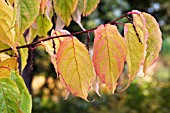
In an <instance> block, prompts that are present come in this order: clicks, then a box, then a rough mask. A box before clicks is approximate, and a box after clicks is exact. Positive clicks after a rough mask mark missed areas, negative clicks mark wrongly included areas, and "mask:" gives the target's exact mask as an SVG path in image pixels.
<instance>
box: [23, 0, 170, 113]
mask: <svg viewBox="0 0 170 113" xmlns="http://www.w3.org/2000/svg"><path fill="white" fill-rule="evenodd" d="M134 9H136V10H139V11H144V12H148V13H150V14H151V15H153V16H154V17H155V18H156V19H157V21H158V22H159V25H160V28H161V31H162V33H163V37H162V38H163V45H162V50H161V52H160V57H159V59H158V60H157V62H156V64H155V65H153V66H152V67H151V68H150V71H149V72H148V74H147V76H146V77H139V76H138V77H137V78H136V79H135V80H134V81H133V82H132V84H131V85H130V87H129V88H128V89H127V90H126V91H124V92H122V93H116V94H114V95H112V94H111V93H110V92H109V91H108V89H107V88H105V87H104V86H102V87H101V89H100V93H101V95H102V97H101V98H100V97H98V96H97V95H96V94H95V93H94V92H90V94H89V100H93V99H94V100H95V101H94V102H86V101H84V100H82V99H81V98H79V97H74V96H73V95H70V96H69V98H68V99H67V100H64V96H65V90H64V89H63V87H62V85H61V84H60V83H59V80H58V79H57V76H56V73H55V70H54V68H53V65H52V64H51V63H50V57H49V56H48V54H47V53H46V52H45V50H44V49H43V48H42V47H39V48H37V49H36V50H35V51H34V52H33V54H32V55H31V57H32V59H31V60H30V64H31V65H32V66H31V67H33V69H32V70H31V68H30V65H29V66H27V67H26V69H25V71H24V73H26V74H25V75H24V76H25V78H26V79H25V80H26V83H27V85H28V87H29V90H30V92H31V93H32V95H33V113H170V60H169V59H170V0H101V2H100V3H99V5H98V7H97V9H96V10H95V11H94V12H93V13H92V14H91V15H89V16H87V17H84V18H82V24H83V26H84V27H85V28H86V29H90V28H94V27H96V26H99V25H100V24H103V23H108V22H110V21H112V20H114V19H116V18H117V17H119V16H121V15H122V14H125V13H127V12H128V11H131V10H134ZM125 21H126V20H124V19H122V20H121V22H125ZM118 28H119V31H120V33H123V26H122V25H119V26H118ZM65 29H67V30H69V31H70V32H76V31H80V30H81V29H80V27H79V26H78V25H77V24H76V23H75V22H74V21H72V23H71V25H70V26H69V27H68V28H65ZM122 35H123V34H122ZM76 37H78V38H79V39H80V40H81V41H82V42H84V43H86V34H82V35H77V36H76ZM93 39H94V37H93V34H91V43H90V47H91V48H92V46H93V45H92V42H93ZM31 62H33V64H32V63H31ZM30 70H31V71H30ZM122 76H123V77H122V78H127V77H126V75H125V76H124V75H122ZM120 84H122V86H123V84H126V80H124V81H122V83H120ZM30 86H31V87H30Z"/></svg>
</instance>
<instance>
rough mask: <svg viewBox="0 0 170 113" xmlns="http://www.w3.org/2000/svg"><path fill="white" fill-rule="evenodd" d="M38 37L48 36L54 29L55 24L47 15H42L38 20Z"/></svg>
mask: <svg viewBox="0 0 170 113" xmlns="http://www.w3.org/2000/svg"><path fill="white" fill-rule="evenodd" d="M36 24H37V35H39V36H44V37H46V36H47V32H48V31H49V30H50V29H51V28H52V26H53V24H52V22H51V20H50V18H49V17H48V15H47V14H42V13H40V14H39V15H38V16H37V18H36Z"/></svg>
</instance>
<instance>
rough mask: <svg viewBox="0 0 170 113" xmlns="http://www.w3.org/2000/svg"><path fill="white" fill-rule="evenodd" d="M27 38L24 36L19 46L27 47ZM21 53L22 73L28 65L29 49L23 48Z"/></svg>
mask: <svg viewBox="0 0 170 113" xmlns="http://www.w3.org/2000/svg"><path fill="white" fill-rule="evenodd" d="M25 44H26V42H25V38H24V37H23V36H22V37H21V39H20V41H19V46H21V45H25ZM19 52H20V58H21V72H22V71H23V70H24V68H25V66H26V65H27V59H28V48H22V49H20V50H19Z"/></svg>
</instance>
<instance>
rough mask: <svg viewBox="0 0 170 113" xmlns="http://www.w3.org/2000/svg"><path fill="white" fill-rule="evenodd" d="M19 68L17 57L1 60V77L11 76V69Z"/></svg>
mask: <svg viewBox="0 0 170 113" xmlns="http://www.w3.org/2000/svg"><path fill="white" fill-rule="evenodd" d="M17 68H18V63H17V58H16V57H11V58H8V59H6V60H3V61H1V62H0V78H8V77H10V70H15V69H17Z"/></svg>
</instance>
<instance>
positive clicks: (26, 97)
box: [10, 70, 32, 113]
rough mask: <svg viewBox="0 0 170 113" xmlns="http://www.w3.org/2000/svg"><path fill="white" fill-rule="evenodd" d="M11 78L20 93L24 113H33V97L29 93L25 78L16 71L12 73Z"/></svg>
mask: <svg viewBox="0 0 170 113" xmlns="http://www.w3.org/2000/svg"><path fill="white" fill-rule="evenodd" d="M10 78H11V79H12V80H13V81H14V82H15V83H16V85H17V87H18V89H19V91H20V96H19V99H20V103H19V106H20V108H21V110H22V112H23V113H31V109H32V99H31V95H30V94H29V92H28V89H27V87H26V85H25V82H24V80H23V78H22V77H21V76H20V75H19V74H18V72H17V71H15V70H12V71H11V75H10Z"/></svg>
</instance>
